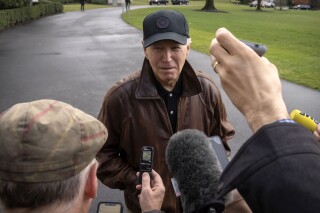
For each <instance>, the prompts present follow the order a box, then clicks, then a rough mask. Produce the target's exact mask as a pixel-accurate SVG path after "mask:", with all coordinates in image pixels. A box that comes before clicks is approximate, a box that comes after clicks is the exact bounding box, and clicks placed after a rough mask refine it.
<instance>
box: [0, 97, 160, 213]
mask: <svg viewBox="0 0 320 213" xmlns="http://www.w3.org/2000/svg"><path fill="white" fill-rule="evenodd" d="M107 137H108V131H107V129H106V127H105V126H104V125H103V124H102V123H101V122H100V121H98V120H97V119H96V118H94V117H92V116H90V115H88V114H86V113H84V112H83V111H81V110H79V109H77V108H74V107H72V106H71V105H69V104H66V103H63V102H60V101H57V100H50V99H43V100H37V101H32V102H27V103H19V104H16V105H14V106H12V107H10V108H9V109H8V110H6V111H4V112H2V113H0V147H1V148H0V212H2V211H1V209H3V210H4V212H5V213H40V212H41V213H43V212H46V213H55V212H57V213H61V212H68V213H80V212H82V213H87V212H89V209H90V205H91V202H92V199H93V198H95V197H96V196H97V188H98V179H97V176H96V171H97V167H98V162H97V160H96V159H95V157H96V154H97V152H98V151H99V150H100V148H101V147H102V145H103V144H104V143H105V141H106V139H107ZM154 176H155V177H156V178H157V180H158V179H159V182H158V183H157V184H158V185H159V186H158V188H156V189H154V188H150V183H149V185H147V184H146V183H145V184H144V185H146V187H144V188H143V189H142V191H143V192H144V195H143V196H142V197H143V200H141V203H142V204H141V205H142V206H144V207H145V208H144V210H145V209H146V208H149V207H150V206H151V207H153V206H155V208H156V206H157V205H154V203H155V204H157V201H158V200H159V199H160V201H158V203H159V202H161V201H162V200H161V196H159V194H160V195H161V193H162V194H163V193H164V187H163V185H162V182H161V178H160V176H159V175H158V174H157V173H155V172H154ZM148 186H149V187H148ZM155 196H156V197H157V198H158V199H154V197H155ZM162 197H163V196H162Z"/></svg>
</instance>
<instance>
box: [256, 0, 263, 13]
mask: <svg viewBox="0 0 320 213" xmlns="http://www.w3.org/2000/svg"><path fill="white" fill-rule="evenodd" d="M257 2H258V3H257V10H258V11H261V10H262V9H261V0H257Z"/></svg>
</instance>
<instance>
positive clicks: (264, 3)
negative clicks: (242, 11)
mask: <svg viewBox="0 0 320 213" xmlns="http://www.w3.org/2000/svg"><path fill="white" fill-rule="evenodd" d="M257 4H258V1H253V2H251V3H250V4H249V6H250V7H256V6H257ZM261 7H269V8H270V7H272V8H273V7H274V3H273V1H261Z"/></svg>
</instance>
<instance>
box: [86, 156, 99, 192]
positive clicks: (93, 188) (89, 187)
mask: <svg viewBox="0 0 320 213" xmlns="http://www.w3.org/2000/svg"><path fill="white" fill-rule="evenodd" d="M97 169H98V163H97V162H96V163H94V164H93V165H92V166H91V168H90V169H89V172H88V178H87V180H86V183H85V184H86V185H85V194H86V196H87V197H88V198H96V197H97V193H98V178H97Z"/></svg>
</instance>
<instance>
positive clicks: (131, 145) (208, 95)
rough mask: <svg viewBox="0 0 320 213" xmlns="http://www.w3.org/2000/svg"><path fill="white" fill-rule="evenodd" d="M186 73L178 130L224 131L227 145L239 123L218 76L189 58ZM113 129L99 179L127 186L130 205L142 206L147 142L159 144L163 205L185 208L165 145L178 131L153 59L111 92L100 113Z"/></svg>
mask: <svg viewBox="0 0 320 213" xmlns="http://www.w3.org/2000/svg"><path fill="white" fill-rule="evenodd" d="M181 75H182V87H183V92H182V95H181V98H180V100H179V103H178V116H177V131H179V130H183V129H198V130H201V131H203V132H204V133H205V134H206V135H208V136H213V135H219V136H220V137H221V138H222V141H223V142H224V145H225V147H226V149H227V150H229V147H228V145H227V143H226V142H227V140H228V139H229V138H230V137H231V136H233V135H234V129H233V127H232V126H231V124H230V123H229V122H228V121H227V115H226V111H225V107H224V104H223V102H222V100H221V96H220V92H219V91H218V89H217V87H216V85H215V84H214V82H213V80H212V79H211V78H210V77H209V76H207V75H206V74H204V73H202V72H195V71H194V70H193V69H192V67H191V66H190V64H189V63H188V62H187V61H186V63H185V65H184V67H183V71H182V72H181ZM99 120H100V121H102V122H103V123H104V124H105V125H106V127H107V129H108V132H109V136H108V139H107V142H106V143H105V145H104V146H103V148H102V149H101V151H100V152H99V154H98V160H99V161H100V163H101V164H100V167H99V170H98V177H99V179H100V180H101V181H102V182H103V183H104V184H105V185H107V186H108V187H110V188H116V189H120V190H124V196H125V201H126V205H127V207H128V208H129V209H130V210H131V211H133V212H141V210H140V208H139V201H138V197H137V194H138V193H137V192H136V190H135V180H136V172H137V171H138V169H139V162H140V151H141V147H142V146H146V145H148V146H153V147H154V150H155V154H154V161H153V169H154V170H155V171H157V172H158V173H159V174H160V176H161V177H162V179H163V183H164V185H165V187H166V194H165V199H164V201H163V208H162V210H163V211H165V212H167V213H174V212H181V211H180V208H179V206H180V205H179V203H178V201H177V200H178V199H176V197H175V193H174V191H173V188H172V185H171V181H170V179H171V177H170V173H169V171H168V168H167V166H166V162H165V150H166V146H167V142H168V140H169V138H170V137H171V136H172V135H173V134H174V132H175V131H173V130H172V128H171V124H170V120H169V116H168V112H167V109H166V105H165V103H164V101H163V100H162V99H161V98H160V96H159V95H158V92H157V89H156V86H155V78H154V76H153V72H152V69H151V67H150V64H149V62H148V60H146V59H145V61H144V63H143V67H142V71H141V73H140V72H138V73H134V74H132V75H130V76H128V77H126V78H124V79H122V80H120V81H119V82H117V83H116V84H115V85H114V86H113V87H112V88H111V89H110V90H109V91H108V93H107V94H106V96H105V99H104V102H103V105H102V107H101V110H100V113H99Z"/></svg>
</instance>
